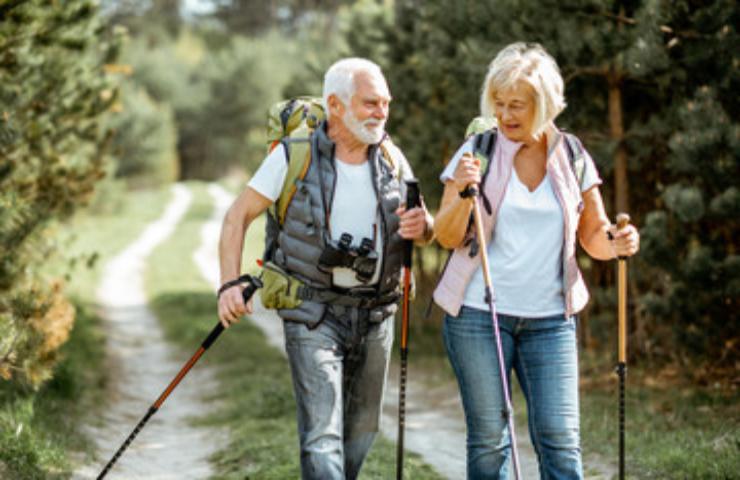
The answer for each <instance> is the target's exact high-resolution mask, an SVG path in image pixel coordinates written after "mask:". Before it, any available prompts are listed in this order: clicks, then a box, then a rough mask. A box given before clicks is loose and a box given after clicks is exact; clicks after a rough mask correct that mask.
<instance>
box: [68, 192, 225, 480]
mask: <svg viewBox="0 0 740 480" xmlns="http://www.w3.org/2000/svg"><path fill="white" fill-rule="evenodd" d="M172 193H173V198H172V200H171V201H170V203H169V204H168V205H167V207H166V209H165V211H164V213H163V214H162V216H161V217H160V218H159V219H158V220H156V221H155V222H153V223H151V224H150V225H149V226H148V227H147V228H146V229H145V230H144V232H143V233H142V234H141V235H140V236H139V238H138V239H136V240H135V241H134V242H133V243H132V244H130V245H129V246H128V247H127V248H126V249H125V250H124V251H123V252H121V253H120V254H119V255H118V256H116V257H115V258H114V259H112V260H111V261H110V262H108V264H107V265H106V267H105V270H104V273H103V278H102V282H101V285H100V288H99V290H98V292H97V296H98V301H99V303H100V306H101V308H102V316H103V318H104V320H105V325H106V328H107V350H108V353H109V355H110V359H111V362H110V363H111V364H112V365H114V366H115V368H116V369H117V370H116V371H115V372H114V373H113V375H112V377H113V386H112V390H113V391H112V392H111V394H110V397H109V404H108V405H105V406H104V408H103V416H102V418H98V419H90V423H89V424H88V425H86V426H85V430H86V433H87V434H88V435H89V436H90V437H91V438H94V439H95V443H96V444H97V450H98V453H97V457H98V458H97V461H96V462H95V463H94V464H91V465H85V466H83V467H82V468H81V469H79V470H78V471H77V472H76V473H75V476H74V478H80V479H83V478H84V479H87V478H95V477H96V476H97V474H98V473H99V472H100V470H101V469H102V467H103V465H105V463H106V462H107V461H108V460H109V458H110V457H111V456H112V455H113V453H114V452H115V451H116V450H117V449H118V447H119V446H120V444H121V443H122V442H123V441H124V440H125V438H126V437H127V436H128V435H129V433H130V432H131V431H132V429H133V428H134V426H135V425H136V423H137V422H138V421H139V420H140V418H141V417H142V416H143V415H144V414H145V413H146V411H147V410H148V408H149V406H150V405H151V404H152V402H153V401H154V400H155V399H156V398H157V397H158V396H159V394H160V393H161V392H162V390H163V389H164V388H165V387H166V385H167V384H168V383H169V382H170V380H172V378H173V377H174V375H175V374H176V373H177V372H178V371H179V369H180V368H181V367H182V364H183V363H184V361H185V360H187V358H186V357H187V354H185V356H183V354H182V353H181V352H174V351H173V349H172V348H170V347H169V345H168V344H167V342H166V340H165V339H164V336H163V333H162V331H161V329H160V327H159V323H158V321H157V319H156V318H155V317H154V315H153V313H152V312H151V311H150V310H149V309H148V307H147V298H146V294H145V291H144V269H145V268H146V260H147V257H148V256H149V255H150V254H151V252H152V251H153V250H154V248H155V247H156V246H157V245H159V244H161V243H162V242H164V241H165V240H166V239H167V238H168V237H169V236H170V235H171V234H172V232H173V231H174V229H175V227H176V226H177V224H178V223H179V222H180V220H181V219H182V218H183V216H184V215H185V213H186V212H187V210H188V207H189V205H190V202H191V197H192V194H191V192H190V191H189V190H188V189H187V188H186V187H185V186H183V185H175V186H173V188H172ZM209 378H211V376H210V375H209V374H208V372H207V371H206V368H204V367H203V366H200V367H199V368H198V369H194V370H193V371H192V372H191V373H190V374H189V375H188V377H187V378H186V379H185V380H183V382H182V383H181V384H180V386H179V387H178V388H177V390H175V391H174V392H173V393H172V395H170V397H169V398H168V400H167V403H165V404H164V405H163V406H162V408H161V409H160V411H159V412H158V413H157V414H156V415H155V416H154V417H152V419H151V420H150V421H149V423H147V426H146V428H145V429H144V430H142V431H141V433H140V434H139V435H138V436H137V437H136V440H135V441H134V442H133V443H132V444H131V446H130V447H129V448H128V449H127V450H126V453H125V454H124V455H123V456H122V457H121V458H120V459H119V460H118V462H117V463H116V465H115V466H114V468H113V470H112V471H111V472H110V473H109V475H108V476H107V477H106V478H111V479H115V478H119V479H137V478H138V479H148V480H167V479H203V478H207V477H208V476H210V475H211V474H212V471H211V468H210V465H209V463H208V457H209V456H210V455H211V454H212V453H213V452H215V450H216V449H217V447H218V446H219V439H220V438H222V436H221V435H220V434H219V433H218V432H213V431H209V430H205V429H202V428H194V427H192V426H191V425H190V420H191V419H192V418H193V417H195V416H199V415H202V414H203V407H204V405H205V403H203V402H201V401H200V394H199V391H200V387H202V385H203V383H204V382H208V379H209Z"/></svg>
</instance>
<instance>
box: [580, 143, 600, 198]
mask: <svg viewBox="0 0 740 480" xmlns="http://www.w3.org/2000/svg"><path fill="white" fill-rule="evenodd" d="M583 157H584V158H583V160H584V162H583V163H584V166H583V180H582V181H581V192H585V191H587V190H589V189H590V188H592V187H595V186H597V185H601V183H602V181H601V177H600V176H599V171H598V170H597V169H596V164H595V163H594V159H593V158H591V155H589V153H588V152H587V151H586V150H585V149H584V150H583Z"/></svg>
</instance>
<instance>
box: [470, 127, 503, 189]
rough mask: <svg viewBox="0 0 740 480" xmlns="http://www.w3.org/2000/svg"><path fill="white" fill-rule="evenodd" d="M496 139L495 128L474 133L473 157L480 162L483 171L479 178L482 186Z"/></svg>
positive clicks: (489, 166) (489, 165) (496, 132)
mask: <svg viewBox="0 0 740 480" xmlns="http://www.w3.org/2000/svg"><path fill="white" fill-rule="evenodd" d="M497 137H498V131H497V130H496V129H495V128H492V129H490V130H486V131H485V132H481V133H476V134H475V135H474V136H473V156H475V157H477V158H478V159H479V160H480V162H481V170H482V171H483V177H482V178H481V183H482V184H484V183H485V182H486V177H487V176H488V171H489V170H490V168H491V156H492V155H493V151H494V149H495V148H496V139H497Z"/></svg>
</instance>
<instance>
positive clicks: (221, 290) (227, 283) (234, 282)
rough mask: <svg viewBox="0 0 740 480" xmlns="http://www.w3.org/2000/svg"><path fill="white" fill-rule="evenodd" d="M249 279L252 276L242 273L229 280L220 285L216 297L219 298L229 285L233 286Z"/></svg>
mask: <svg viewBox="0 0 740 480" xmlns="http://www.w3.org/2000/svg"><path fill="white" fill-rule="evenodd" d="M251 279H252V277H251V276H250V275H247V274H244V275H242V276H241V277H239V278H237V279H234V280H229V281H228V282H226V283H224V284H223V285H221V288H219V289H218V293H216V298H221V294H222V293H224V292H225V291H226V290H228V289H230V288H231V287H235V286H237V285H239V284H241V283H245V282H248V281H249V280H251Z"/></svg>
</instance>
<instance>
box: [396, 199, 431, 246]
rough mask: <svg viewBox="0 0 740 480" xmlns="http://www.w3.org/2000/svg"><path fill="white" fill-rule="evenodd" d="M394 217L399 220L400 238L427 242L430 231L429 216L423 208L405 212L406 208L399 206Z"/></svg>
mask: <svg viewBox="0 0 740 480" xmlns="http://www.w3.org/2000/svg"><path fill="white" fill-rule="evenodd" d="M396 215H398V216H399V217H400V219H401V222H400V224H399V226H398V234H399V235H401V237H402V238H404V239H406V240H427V237H428V236H429V234H430V232H431V231H432V227H431V216H430V215H429V213H428V212H427V211H426V209H425V208H424V207H423V206H421V207H415V208H412V209H411V210H406V206H405V205H401V206H400V207H398V209H397V210H396Z"/></svg>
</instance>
